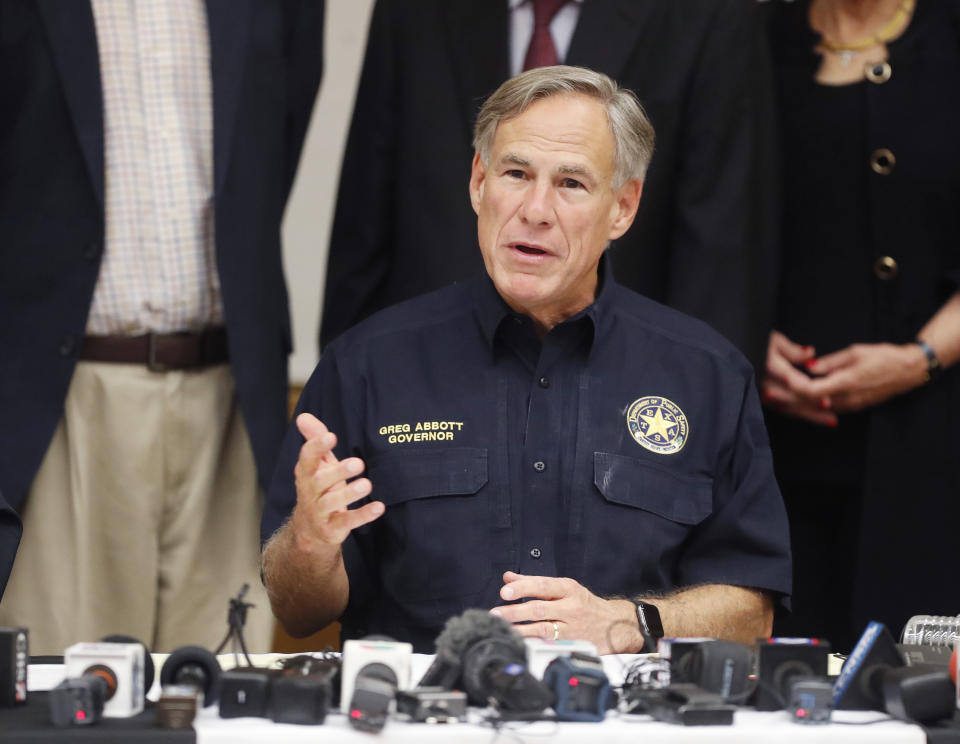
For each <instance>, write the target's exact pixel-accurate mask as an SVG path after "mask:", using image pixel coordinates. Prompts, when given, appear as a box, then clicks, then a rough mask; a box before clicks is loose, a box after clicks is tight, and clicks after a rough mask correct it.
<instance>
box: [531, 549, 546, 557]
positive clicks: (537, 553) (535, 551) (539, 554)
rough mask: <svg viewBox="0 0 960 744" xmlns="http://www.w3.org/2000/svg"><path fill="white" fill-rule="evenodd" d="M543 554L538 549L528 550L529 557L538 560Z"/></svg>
mask: <svg viewBox="0 0 960 744" xmlns="http://www.w3.org/2000/svg"><path fill="white" fill-rule="evenodd" d="M541 555H543V553H541V552H540V548H530V557H531V558H539V557H540V556H541Z"/></svg>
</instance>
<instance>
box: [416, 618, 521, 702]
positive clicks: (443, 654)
mask: <svg viewBox="0 0 960 744" xmlns="http://www.w3.org/2000/svg"><path fill="white" fill-rule="evenodd" d="M487 638H503V639H504V640H506V641H507V642H509V643H513V644H514V645H516V647H517V653H518V654H519V655H520V656H521V658H526V647H525V646H524V643H523V639H522V638H521V637H520V636H519V634H517V632H516V631H515V630H514V629H513V626H511V625H510V623H508V622H507V621H506V620H504V619H503V618H501V617H497V616H496V615H491V614H490V613H489V612H487V611H486V610H466V611H465V612H463V614H461V615H456V616H454V617H451V618H450V619H449V620H447V623H446V625H444V626H443V630H442V631H441V633H440V635H438V636H437V641H436V644H437V651H436V657H435V658H434V661H433V663H432V664H431V665H430V668H429V669H427V671H426V673H425V674H424V675H423V679H421V680H420V683H419V685H418V686H419V687H436V686H439V687H444V688H446V689H448V690H452V689H454V688H456V687H459V686H460V685H461V684H462V682H461V672H462V669H463V656H464V654H465V653H466V651H467V649H469V648H470V647H471V646H473V645H474V644H475V643H477V642H478V641H482V640H484V639H487Z"/></svg>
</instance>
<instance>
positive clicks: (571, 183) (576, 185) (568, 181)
mask: <svg viewBox="0 0 960 744" xmlns="http://www.w3.org/2000/svg"><path fill="white" fill-rule="evenodd" d="M563 187H564V188H565V189H582V188H583V184H582V183H580V182H579V181H578V180H577V179H575V178H564V179H563Z"/></svg>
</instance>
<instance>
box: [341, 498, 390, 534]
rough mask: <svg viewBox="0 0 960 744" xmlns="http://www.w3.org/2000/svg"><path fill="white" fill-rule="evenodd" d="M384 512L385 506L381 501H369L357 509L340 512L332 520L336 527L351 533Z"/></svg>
mask: <svg viewBox="0 0 960 744" xmlns="http://www.w3.org/2000/svg"><path fill="white" fill-rule="evenodd" d="M385 511H386V506H385V505H384V503H383V502H382V501H371V502H370V503H369V504H365V505H363V506H361V507H360V508H359V509H350V510H348V511H343V512H340V513H339V514H336V515H335V516H334V517H333V518H334V519H335V520H336V522H337V526H338V527H341V528H343V529H344V530H347V531H353V530H355V529H357V527H362V526H363V525H365V524H369V523H370V522H372V521H373V520H375V519H378V518H379V517H380V516H381V515H382V514H383V513H384V512H385Z"/></svg>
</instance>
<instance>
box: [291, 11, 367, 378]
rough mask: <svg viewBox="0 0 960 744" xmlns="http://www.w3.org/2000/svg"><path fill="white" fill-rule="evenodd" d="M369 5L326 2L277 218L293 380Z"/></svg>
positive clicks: (306, 351) (313, 358)
mask: <svg viewBox="0 0 960 744" xmlns="http://www.w3.org/2000/svg"><path fill="white" fill-rule="evenodd" d="M372 9H373V0H327V4H326V22H325V24H324V55H323V56H324V68H323V80H322V81H321V83H320V95H319V97H318V98H317V101H316V104H315V105H314V109H313V118H312V119H311V121H310V130H309V132H308V133H307V139H306V142H305V143H304V149H303V155H302V156H301V158H300V169H299V171H298V172H297V180H296V182H295V183H294V185H293V193H292V194H291V196H290V202H289V203H288V204H287V213H286V217H285V219H284V222H283V240H284V247H283V260H284V269H285V271H286V275H287V288H288V289H289V292H290V309H291V313H292V315H293V347H294V348H293V356H291V357H290V381H291V382H293V383H303V382H305V381H306V379H307V378H308V377H309V376H310V372H311V371H313V367H314V365H316V363H317V358H318V356H319V354H318V349H317V329H318V327H319V325H318V323H319V319H320V307H321V301H322V296H323V284H324V276H325V272H326V264H327V244H328V241H329V239H330V228H331V225H332V222H333V208H334V204H335V202H336V198H337V183H338V182H339V179H340V161H341V159H342V158H343V148H344V146H345V145H346V140H347V129H348V127H349V126H350V116H351V115H352V113H353V99H354V95H355V94H356V88H357V80H358V79H359V77H360V66H361V64H362V62H363V52H364V48H365V46H366V40H367V26H368V25H369V22H370V12H371V10H372Z"/></svg>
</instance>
